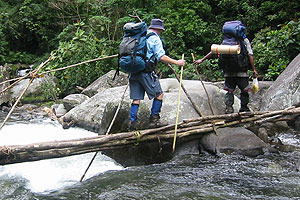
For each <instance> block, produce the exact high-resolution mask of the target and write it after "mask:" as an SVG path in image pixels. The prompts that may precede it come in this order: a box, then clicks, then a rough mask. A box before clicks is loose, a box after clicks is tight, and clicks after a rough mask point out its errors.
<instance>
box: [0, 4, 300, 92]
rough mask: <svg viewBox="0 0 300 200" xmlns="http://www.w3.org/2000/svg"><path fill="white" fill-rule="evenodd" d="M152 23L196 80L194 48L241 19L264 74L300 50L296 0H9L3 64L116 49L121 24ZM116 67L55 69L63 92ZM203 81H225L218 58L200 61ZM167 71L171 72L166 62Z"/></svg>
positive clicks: (0, 7) (200, 51)
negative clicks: (159, 24) (160, 24)
mask: <svg viewBox="0 0 300 200" xmlns="http://www.w3.org/2000/svg"><path fill="white" fill-rule="evenodd" d="M134 11H135V12H136V13H137V15H138V16H139V17H140V18H141V19H143V20H144V21H146V22H147V24H150V21H151V19H152V18H161V19H163V20H164V22H165V27H166V31H164V33H163V34H162V39H163V40H164V42H165V44H166V46H167V52H168V54H169V55H170V56H171V57H173V58H177V59H179V58H180V57H181V55H182V54H183V53H184V54H185V59H186V60H187V62H188V63H189V64H187V65H186V67H185V71H184V78H186V79H197V76H195V72H194V69H193V66H192V58H191V56H190V55H191V53H194V54H195V56H196V59H199V58H201V57H202V56H204V55H205V54H207V53H208V52H209V50H210V46H211V44H213V43H217V44H218V43H220V42H221V40H222V33H221V29H222V25H223V23H224V22H225V21H228V20H241V21H242V22H243V23H244V24H245V25H246V26H247V36H248V38H249V39H250V41H252V46H253V50H254V54H255V60H256V67H257V69H258V71H259V74H260V76H261V78H263V79H268V80H274V79H276V77H277V76H278V75H279V74H280V73H281V72H282V71H283V70H284V69H285V67H286V66H287V64H288V63H289V62H290V61H291V60H292V59H293V58H294V57H295V56H296V55H298V53H299V52H300V51H299V49H300V38H299V37H300V36H299V30H300V25H299V21H298V20H299V16H300V4H299V1H297V0H291V1H281V0H267V1H261V0H252V1H250V0H243V1H237V0H210V1H208V0H203V1H194V0H160V1H157V0H144V1H140V0H4V1H1V2H0V38H1V40H0V64H4V63H24V64H36V65H38V63H40V62H41V61H43V60H45V59H47V58H48V56H49V55H50V53H51V52H52V53H53V52H55V53H56V59H55V60H54V61H52V62H51V63H50V64H49V65H48V66H47V69H54V68H60V67H63V66H67V65H70V64H75V63H79V62H82V61H85V60H89V59H93V58H97V57H100V56H107V55H113V54H117V53H118V45H119V43H120V41H121V38H122V27H123V25H124V24H125V23H126V22H129V21H136V22H137V21H138V19H137V18H136V17H134V16H133V15H135V12H134ZM116 67H117V59H116V58H114V59H108V60H105V61H98V62H94V63H89V64H85V65H82V66H79V67H75V68H70V69H68V70H65V71H59V72H55V76H56V77H57V78H58V80H59V87H60V91H61V92H62V93H61V94H62V95H66V94H68V93H72V92H74V90H75V89H76V86H81V87H86V86H87V85H89V84H90V83H91V82H92V81H94V80H95V79H97V78H98V77H99V76H101V75H103V74H104V73H106V72H108V71H109V70H111V69H115V68H116ZM198 68H199V71H200V73H201V74H202V76H203V79H204V80H212V81H215V80H220V79H222V73H221V71H220V70H219V69H218V65H217V60H215V59H211V60H208V61H205V62H204V63H203V64H201V65H200V66H198ZM158 70H159V72H160V73H161V75H162V76H163V77H168V76H173V75H172V71H171V70H169V69H168V67H166V65H164V64H160V65H159V66H158Z"/></svg>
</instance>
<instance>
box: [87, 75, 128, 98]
mask: <svg viewBox="0 0 300 200" xmlns="http://www.w3.org/2000/svg"><path fill="white" fill-rule="evenodd" d="M115 73H116V71H115V70H111V71H109V72H108V73H107V74H105V75H103V76H101V77H100V78H98V79H97V80H95V81H94V82H93V83H92V84H91V85H89V86H88V87H87V88H85V89H84V90H83V91H82V92H81V93H82V94H85V95H87V96H89V97H92V96H94V95H95V94H97V93H99V92H101V91H103V90H105V89H107V88H112V87H118V86H122V85H126V84H127V83H128V74H125V73H124V72H121V71H120V72H119V75H117V76H116V77H115V79H114V80H113V78H114V76H115Z"/></svg>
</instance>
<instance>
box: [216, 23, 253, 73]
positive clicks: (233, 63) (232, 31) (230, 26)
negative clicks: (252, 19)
mask: <svg viewBox="0 0 300 200" xmlns="http://www.w3.org/2000/svg"><path fill="white" fill-rule="evenodd" d="M245 32H246V27H245V25H244V24H243V23H242V22H241V21H228V22H225V23H224V25H223V29H222V33H223V41H222V44H223V45H237V44H239V45H240V48H241V53H240V54H237V55H231V54H221V55H220V57H219V66H220V67H221V69H223V71H224V72H244V71H247V70H248V69H250V62H249V57H248V51H247V47H246V44H245V42H244V39H245V38H246V34H245Z"/></svg>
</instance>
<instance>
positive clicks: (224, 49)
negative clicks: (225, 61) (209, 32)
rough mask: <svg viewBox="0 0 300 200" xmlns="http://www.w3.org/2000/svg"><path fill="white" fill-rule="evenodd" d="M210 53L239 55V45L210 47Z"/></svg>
mask: <svg viewBox="0 0 300 200" xmlns="http://www.w3.org/2000/svg"><path fill="white" fill-rule="evenodd" d="M210 49H211V51H212V52H213V53H214V54H240V52H241V48H240V45H218V44H213V45H211V48H210Z"/></svg>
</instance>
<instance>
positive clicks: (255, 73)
mask: <svg viewBox="0 0 300 200" xmlns="http://www.w3.org/2000/svg"><path fill="white" fill-rule="evenodd" d="M249 61H250V65H251V68H252V70H253V76H254V77H255V78H257V77H258V73H257V71H256V69H255V65H254V58H253V55H249Z"/></svg>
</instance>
